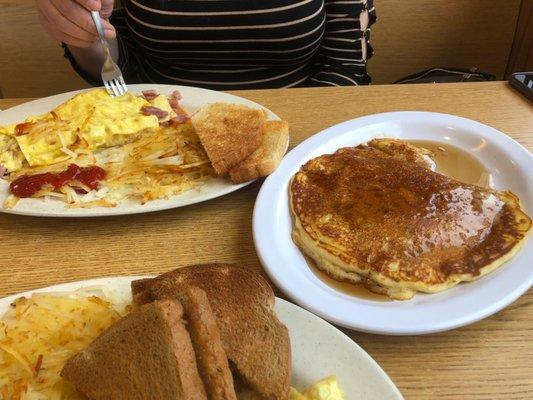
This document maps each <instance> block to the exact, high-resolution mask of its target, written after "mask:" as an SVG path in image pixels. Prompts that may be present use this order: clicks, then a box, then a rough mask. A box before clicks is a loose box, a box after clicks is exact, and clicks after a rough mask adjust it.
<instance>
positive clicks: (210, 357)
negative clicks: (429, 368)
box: [0, 264, 402, 400]
mask: <svg viewBox="0 0 533 400" xmlns="http://www.w3.org/2000/svg"><path fill="white" fill-rule="evenodd" d="M0 315H2V317H1V321H0V325H2V327H3V328H2V330H1V331H0V377H4V378H5V379H4V378H2V379H0V393H3V394H5V395H6V396H7V398H11V399H21V398H52V397H55V398H64V399H70V400H75V399H76V400H77V399H89V400H100V399H102V400H103V399H109V398H113V399H117V400H120V399H132V398H135V399H139V400H151V399H154V400H155V399H162V398H164V399H169V400H179V399H199V400H203V399H206V400H207V399H209V400H225V399H227V400H237V399H239V400H240V399H243V400H246V399H272V400H289V399H290V400H344V399H345V400H355V399H376V400H377V399H380V400H383V399H391V400H392V399H394V400H399V399H402V396H401V394H400V392H399V391H398V389H397V388H396V387H395V386H394V384H393V383H392V381H391V380H390V379H389V378H388V376H387V375H386V374H385V372H384V371H383V370H382V369H381V368H380V367H379V366H378V365H377V364H376V362H375V361H374V360H372V358H371V357H370V356H369V355H368V354H366V353H365V352H364V350H362V349H361V348H360V347H359V346H357V344H355V343H354V342H353V341H352V340H351V339H350V338H348V337H347V336H345V335H344V334H343V333H341V332H340V331H338V330H337V329H336V328H334V327H333V326H331V325H330V324H328V323H327V322H325V321H323V320H321V319H320V318H318V317H316V316H315V315H313V314H311V313H309V312H307V311H305V310H303V309H301V308H300V307H298V306H295V305H293V304H291V303H289V302H287V301H285V300H282V299H280V298H276V297H274V292H273V291H272V289H271V288H270V286H269V285H268V283H267V282H266V280H264V278H262V277H261V276H260V275H259V274H257V273H255V272H252V271H251V270H249V269H247V268H243V267H240V266H236V265H230V264H206V265H193V266H187V267H183V268H179V269H177V270H174V271H170V272H167V273H165V274H163V275H160V276H158V277H111V278H100V279H92V280H87V281H80V282H72V283H66V284H60V285H56V286H52V287H48V288H43V289H38V290H34V291H31V292H26V293H21V294H17V295H14V296H10V297H7V298H4V299H2V300H0ZM32 396H33V397H32ZM328 396H329V397H328Z"/></svg>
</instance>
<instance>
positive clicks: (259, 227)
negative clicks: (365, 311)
mask: <svg viewBox="0 0 533 400" xmlns="http://www.w3.org/2000/svg"><path fill="white" fill-rule="evenodd" d="M419 117H424V118H432V119H433V118H437V119H442V118H445V120H447V121H448V122H450V123H452V122H453V123H455V124H456V125H459V126H464V127H466V126H468V127H469V128H472V127H474V128H476V129H479V130H483V131H485V132H483V134H481V133H480V136H481V137H486V136H488V135H486V133H490V139H491V140H493V142H494V143H495V144H496V145H498V147H499V148H506V149H508V148H509V146H512V147H513V149H514V150H517V151H518V153H519V154H518V157H517V158H519V159H521V160H525V161H524V162H527V163H529V164H531V165H532V170H533V154H531V153H530V152H529V151H528V150H527V149H526V148H525V147H523V146H522V145H521V144H520V143H518V142H517V141H516V140H514V139H513V138H511V137H510V136H508V135H506V134H504V133H503V132H501V131H499V130H497V129H495V128H493V127H490V126H488V125H485V124H483V123H480V122H478V121H474V120H471V119H468V118H464V117H460V116H456V115H451V114H445V113H436V112H430V111H393V112H385V113H377V114H371V115H366V116H361V117H358V118H354V119H351V120H348V121H344V122H341V123H338V124H336V125H333V126H331V127H328V128H325V129H324V130H322V131H320V132H318V133H316V134H314V135H312V136H310V137H309V138H307V139H306V140H304V141H302V142H301V143H300V144H298V145H297V146H296V147H294V148H293V149H292V150H291V151H289V152H288V153H287V154H286V156H285V157H284V159H283V161H282V163H281V165H280V166H279V167H278V169H277V170H276V171H275V172H274V173H273V174H272V175H270V176H269V177H268V178H267V179H266V180H265V182H264V183H263V185H262V187H261V189H260V191H259V194H258V195H257V198H256V202H255V205H254V210H253V222H252V233H253V240H254V247H255V250H256V253H257V255H258V258H259V260H260V262H261V265H262V266H263V268H264V269H265V271H266V272H267V274H268V276H269V278H270V279H271V280H272V281H273V282H274V283H275V284H276V286H278V287H279V288H280V289H281V290H282V291H283V292H284V293H285V294H286V295H287V296H288V297H289V298H290V299H291V300H293V301H294V302H295V303H297V304H300V305H301V306H302V307H304V308H306V309H308V310H310V311H312V312H313V313H315V314H316V315H318V316H320V317H322V318H324V319H326V320H328V321H331V322H333V323H334V324H337V325H339V326H343V327H345V328H349V329H354V330H358V331H362V332H367V333H374V334H385V335H422V334H431V333H437V332H443V331H447V330H451V329H455V328H458V327H461V326H465V325H468V324H471V323H474V322H477V321H479V320H481V319H484V318H486V317H488V316H490V315H492V314H494V313H496V312H498V311H500V310H502V309H503V308H505V307H507V306H508V305H509V304H511V303H512V302H514V301H515V300H516V299H518V298H519V297H520V296H521V295H523V294H524V293H525V292H526V291H527V290H529V288H530V287H531V286H532V285H533V271H531V273H530V274H529V279H527V280H525V281H523V282H520V283H519V284H518V285H515V286H514V289H513V290H512V291H510V292H508V293H506V294H505V295H503V296H502V298H501V299H500V300H498V301H496V302H494V303H492V304H491V305H490V306H488V307H485V308H483V309H481V310H477V311H472V312H470V313H468V314H464V315H462V316H459V317H457V318H455V319H454V320H452V321H447V320H446V319H445V320H444V321H441V323H440V324H438V325H437V324H433V326H423V325H422V324H420V325H421V326H419V327H417V328H409V327H396V328H390V327H388V328H384V327H381V326H380V324H376V323H374V322H370V323H369V322H362V321H358V322H354V321H353V319H351V320H348V319H347V318H346V317H344V318H338V317H333V316H332V315H330V314H329V313H328V311H327V310H325V309H327V308H328V307H327V306H325V305H324V304H322V305H320V304H317V302H316V301H312V300H309V297H305V296H304V295H302V294H301V293H300V292H298V290H294V286H293V285H292V284H291V283H290V282H286V278H285V279H283V278H282V277H281V276H278V273H277V271H276V268H275V267H273V266H272V265H275V264H279V263H280V262H281V260H282V259H281V258H276V257H277V256H272V254H269V250H270V253H272V251H271V250H272V248H270V249H269V248H268V245H267V243H266V242H265V240H263V238H262V237H263V236H265V233H264V231H265V228H264V226H265V223H264V221H262V218H266V217H265V216H264V215H262V213H264V212H265V210H266V211H269V212H270V211H273V207H274V206H273V204H274V203H275V202H277V200H278V198H279V196H280V195H282V193H283V192H282V191H283V190H287V187H288V182H289V181H290V177H291V176H292V175H291V176H284V175H283V174H284V173H285V171H284V170H285V169H298V168H299V167H300V166H301V165H302V164H303V163H304V162H305V161H307V160H309V159H310V158H313V157H312V156H309V153H311V152H313V151H316V150H317V149H318V148H319V147H320V146H321V145H322V144H323V143H326V142H328V140H333V139H334V138H335V137H337V136H341V135H345V134H347V132H348V131H349V130H355V129H361V128H363V127H365V126H368V125H372V124H376V123H383V122H402V121H406V120H414V119H416V118H419ZM502 143H503V145H502ZM333 147H335V146H333ZM340 147H342V145H340V146H339V147H337V148H340ZM328 152H329V151H326V152H324V153H320V154H326V153H328ZM302 160H303V161H302ZM276 188H277V189H276ZM271 191H272V192H274V193H275V196H274V197H273V196H272V195H270V192H271ZM267 197H269V198H268V199H267ZM267 203H268V204H267ZM264 204H267V205H264ZM282 207H283V210H286V209H287V208H288V204H287V205H283V206H282ZM270 218H272V216H270ZM268 233H269V234H270V233H272V232H268ZM530 233H531V232H530ZM266 236H269V235H268V234H267V235H266ZM528 236H531V235H528ZM526 240H527V239H526ZM291 245H292V244H291ZM526 245H527V244H526V243H524V247H523V248H522V249H524V248H525V246H526ZM529 246H533V244H529ZM522 249H521V250H522ZM300 254H301V251H300ZM494 272H496V271H494ZM321 294H324V295H326V294H325V293H322V292H321ZM328 296H329V295H328ZM329 300H330V301H335V300H338V298H337V299H336V298H335V297H334V296H330V299H329ZM443 301H446V300H443ZM363 306H364V307H366V305H365V304H364V303H363Z"/></svg>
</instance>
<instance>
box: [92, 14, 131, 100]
mask: <svg viewBox="0 0 533 400" xmlns="http://www.w3.org/2000/svg"><path fill="white" fill-rule="evenodd" d="M91 16H92V17H93V21H94V24H95V25H96V30H97V31H98V37H99V38H100V44H101V45H102V48H103V49H104V52H105V61H104V65H103V67H102V81H103V82H104V86H105V88H106V90H107V93H109V95H110V96H111V97H115V96H121V95H123V94H124V93H126V92H127V91H128V87H127V86H126V82H124V78H123V77H122V71H121V70H120V68H119V67H118V65H117V64H115V62H114V61H113V59H112V58H111V54H110V52H109V45H108V44H107V40H106V38H105V33H104V27H103V26H102V21H101V20H100V14H99V13H98V11H91Z"/></svg>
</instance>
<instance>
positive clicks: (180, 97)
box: [170, 90, 183, 100]
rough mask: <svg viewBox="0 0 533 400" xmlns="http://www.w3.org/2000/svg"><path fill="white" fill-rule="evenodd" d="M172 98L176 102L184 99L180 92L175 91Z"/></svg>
mask: <svg viewBox="0 0 533 400" xmlns="http://www.w3.org/2000/svg"><path fill="white" fill-rule="evenodd" d="M170 97H171V98H173V99H176V100H181V99H182V98H183V97H182V96H181V93H180V91H179V90H174V91H173V92H172V94H171V95H170Z"/></svg>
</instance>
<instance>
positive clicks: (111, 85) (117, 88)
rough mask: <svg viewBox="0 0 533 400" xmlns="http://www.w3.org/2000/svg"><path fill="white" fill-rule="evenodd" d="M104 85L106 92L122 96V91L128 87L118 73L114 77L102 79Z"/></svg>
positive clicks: (112, 95)
mask: <svg viewBox="0 0 533 400" xmlns="http://www.w3.org/2000/svg"><path fill="white" fill-rule="evenodd" d="M104 86H105V88H106V90H107V93H109V95H110V96H111V97H115V96H122V95H123V94H124V93H126V92H127V91H128V87H127V86H126V83H125V82H124V78H123V77H122V75H120V76H119V77H118V78H116V79H111V80H109V81H104Z"/></svg>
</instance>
